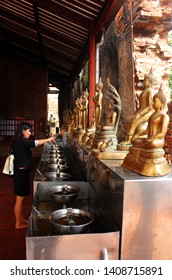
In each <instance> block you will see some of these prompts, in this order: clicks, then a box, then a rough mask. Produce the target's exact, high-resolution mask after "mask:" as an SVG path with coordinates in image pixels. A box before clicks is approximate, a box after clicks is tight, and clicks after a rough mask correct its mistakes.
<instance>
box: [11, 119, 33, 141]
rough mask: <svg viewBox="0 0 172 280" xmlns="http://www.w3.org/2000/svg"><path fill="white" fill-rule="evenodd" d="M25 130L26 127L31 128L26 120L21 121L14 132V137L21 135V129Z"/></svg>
mask: <svg viewBox="0 0 172 280" xmlns="http://www.w3.org/2000/svg"><path fill="white" fill-rule="evenodd" d="M23 129H24V130H27V129H30V130H31V129H32V126H31V124H30V123H27V122H21V123H20V124H19V126H18V128H17V130H16V134H15V139H19V138H21V137H22V131H23Z"/></svg>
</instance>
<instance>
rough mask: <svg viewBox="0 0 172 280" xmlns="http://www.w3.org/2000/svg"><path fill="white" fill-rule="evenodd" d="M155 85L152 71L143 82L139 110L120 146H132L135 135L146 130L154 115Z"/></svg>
mask: <svg viewBox="0 0 172 280" xmlns="http://www.w3.org/2000/svg"><path fill="white" fill-rule="evenodd" d="M153 83H154V76H153V73H152V69H151V71H150V73H149V74H148V75H146V76H145V78H144V81H143V86H144V89H143V91H142V92H141V94H140V95H139V108H138V109H137V110H136V112H135V114H134V116H133V117H132V119H131V120H130V122H129V125H128V128H127V133H126V138H125V141H123V142H121V143H120V145H131V144H132V143H133V140H134V139H135V138H136V137H135V136H134V135H135V133H137V132H138V131H139V130H142V127H143V129H145V124H146V126H147V122H148V119H149V117H150V116H151V115H152V113H153V111H154V110H153V108H152V97H153V94H152V85H153Z"/></svg>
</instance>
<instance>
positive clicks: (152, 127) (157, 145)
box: [122, 87, 170, 176]
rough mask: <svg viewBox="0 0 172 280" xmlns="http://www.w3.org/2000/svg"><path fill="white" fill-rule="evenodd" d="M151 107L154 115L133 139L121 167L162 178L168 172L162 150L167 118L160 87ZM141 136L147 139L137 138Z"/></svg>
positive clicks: (164, 98) (168, 167) (163, 96)
mask: <svg viewBox="0 0 172 280" xmlns="http://www.w3.org/2000/svg"><path fill="white" fill-rule="evenodd" d="M152 106H153V109H154V113H153V114H152V115H151V116H150V118H149V120H148V126H147V129H146V130H145V131H142V132H140V133H138V134H137V135H135V138H134V137H133V141H134V142H133V146H132V147H130V148H129V153H128V154H127V156H126V157H125V159H124V161H123V164H122V166H123V167H126V168H128V169H130V170H132V171H134V172H136V173H139V174H142V175H145V176H163V175H166V174H168V173H169V172H170V166H169V164H168V162H167V160H166V159H165V157H164V154H165V151H164V149H163V147H164V138H165V135H166V132H167V129H168V124H169V116H168V115H167V114H166V112H165V110H164V108H165V106H166V97H165V95H164V94H163V92H162V89H161V87H160V89H159V92H158V93H157V94H155V95H154V97H153V103H152ZM143 134H144V135H146V136H147V137H146V138H139V137H141V136H142V135H143ZM135 139H136V140H135Z"/></svg>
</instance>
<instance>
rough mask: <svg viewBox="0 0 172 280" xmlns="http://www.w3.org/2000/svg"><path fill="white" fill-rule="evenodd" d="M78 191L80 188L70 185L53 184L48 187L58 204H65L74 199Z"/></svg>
mask: <svg viewBox="0 0 172 280" xmlns="http://www.w3.org/2000/svg"><path fill="white" fill-rule="evenodd" d="M79 192H80V188H79V187H76V186H72V185H67V184H65V185H60V186H53V187H51V188H49V189H48V193H49V195H50V196H51V198H52V199H53V200H54V201H56V202H58V203H59V204H63V205H64V204H67V203H69V202H72V201H74V200H75V199H76V198H77V196H78V194H79Z"/></svg>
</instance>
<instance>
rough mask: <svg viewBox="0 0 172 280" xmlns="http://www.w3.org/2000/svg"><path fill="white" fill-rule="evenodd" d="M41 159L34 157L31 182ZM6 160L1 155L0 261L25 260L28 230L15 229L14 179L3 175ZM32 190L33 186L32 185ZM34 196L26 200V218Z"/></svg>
mask: <svg viewBox="0 0 172 280" xmlns="http://www.w3.org/2000/svg"><path fill="white" fill-rule="evenodd" d="M39 159H40V158H39V157H32V160H31V162H32V172H31V182H33V178H34V173H35V170H36V167H37V165H38V163H39ZM4 161H5V158H4V156H3V155H2V154H1V155H0V260H25V259H26V245H25V236H26V231H27V229H17V230H16V229H15V228H14V213H13V207H14V202H15V196H14V195H13V178H12V177H10V176H7V175H4V174H3V173H2V168H3V165H4ZM31 188H32V184H31ZM31 204H32V194H31V196H29V197H27V198H26V199H25V213H24V214H25V216H29V215H30V210H31Z"/></svg>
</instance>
